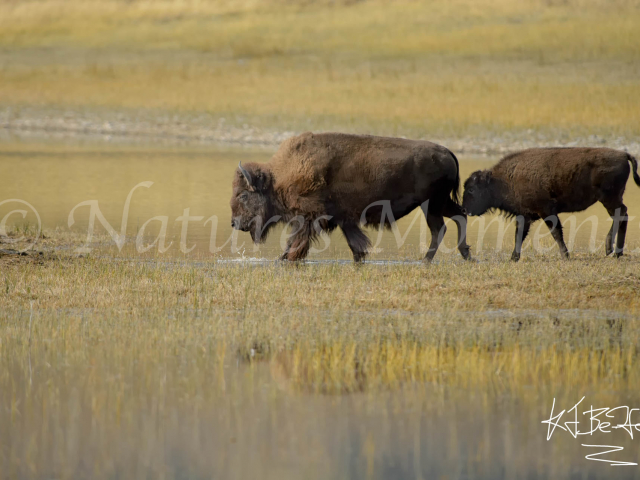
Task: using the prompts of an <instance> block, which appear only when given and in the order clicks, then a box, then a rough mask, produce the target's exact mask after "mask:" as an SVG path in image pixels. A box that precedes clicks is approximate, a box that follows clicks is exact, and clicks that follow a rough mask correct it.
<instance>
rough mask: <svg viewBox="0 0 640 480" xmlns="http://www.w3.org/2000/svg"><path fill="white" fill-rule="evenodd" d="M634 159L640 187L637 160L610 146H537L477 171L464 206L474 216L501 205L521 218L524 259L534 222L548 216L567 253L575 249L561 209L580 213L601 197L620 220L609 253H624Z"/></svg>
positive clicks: (470, 180)
mask: <svg viewBox="0 0 640 480" xmlns="http://www.w3.org/2000/svg"><path fill="white" fill-rule="evenodd" d="M629 163H631V165H632V166H633V179H634V181H635V182H636V185H638V186H640V177H638V164H637V162H636V159H635V158H633V157H632V156H631V155H629V154H628V153H626V152H620V151H618V150H612V149H610V148H532V149H529V150H524V151H522V152H517V153H514V154H511V155H507V156H506V157H504V158H503V159H502V160H500V161H499V162H498V163H497V164H496V165H494V166H493V167H492V168H491V169H489V170H482V171H477V172H474V173H473V174H471V176H470V177H469V178H468V179H467V181H466V182H465V184H464V195H463V201H462V206H463V208H464V209H465V210H466V211H467V213H468V214H469V215H482V214H483V213H485V212H487V211H492V210H500V211H502V212H504V213H506V214H507V215H512V216H515V217H516V218H517V220H518V227H517V228H516V245H515V249H514V250H513V254H512V255H511V259H512V260H514V261H518V260H519V259H520V251H521V249H522V242H524V239H525V238H526V236H527V233H528V232H529V227H530V226H531V223H532V222H534V221H536V220H538V219H544V221H545V223H546V224H547V226H548V227H549V230H550V231H551V234H552V235H553V238H554V239H555V241H556V243H557V244H558V246H559V247H560V252H561V254H562V255H563V256H564V257H566V258H568V257H569V251H568V250H567V246H566V245H565V243H564V239H563V237H562V224H561V223H560V219H559V218H558V214H559V213H563V212H579V211H581V210H585V209H586V208H588V207H590V206H591V205H593V204H594V203H595V202H600V203H602V204H603V205H604V207H605V208H606V209H607V212H609V215H611V217H612V218H613V220H614V222H613V225H612V226H611V230H610V231H609V234H608V235H607V239H606V252H607V255H609V254H610V253H612V252H614V248H613V241H614V238H615V237H616V235H617V243H616V248H615V256H616V257H619V256H620V255H622V250H623V248H624V238H625V235H626V232H627V222H628V217H627V207H626V206H625V205H624V203H622V195H623V193H624V189H625V186H626V184H627V179H628V178H629V170H630V169H629Z"/></svg>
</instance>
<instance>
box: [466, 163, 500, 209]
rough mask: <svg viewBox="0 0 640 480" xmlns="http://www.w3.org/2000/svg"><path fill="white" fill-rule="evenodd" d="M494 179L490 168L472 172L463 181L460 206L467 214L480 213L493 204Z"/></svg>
mask: <svg viewBox="0 0 640 480" xmlns="http://www.w3.org/2000/svg"><path fill="white" fill-rule="evenodd" d="M493 190H494V181H493V178H492V175H491V171H490V170H478V171H477V172H473V173H472V174H471V176H470V177H469V178H467V181H466V182H464V195H463V196H462V208H464V209H465V210H466V211H467V213H468V214H469V215H482V214H483V213H485V212H486V211H487V210H489V209H491V208H493V207H494V206H495V205H494V203H495V202H494V198H493V197H494V192H493Z"/></svg>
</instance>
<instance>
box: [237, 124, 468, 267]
mask: <svg viewBox="0 0 640 480" xmlns="http://www.w3.org/2000/svg"><path fill="white" fill-rule="evenodd" d="M459 184H460V177H459V173H458V160H457V159H456V157H455V155H453V153H451V152H450V151H449V150H447V149H446V148H444V147H442V146H440V145H436V144H434V143H429V142H423V141H414V140H406V139H401V138H386V137H373V136H358V135H345V134H340V133H323V134H312V133H304V134H302V135H299V136H296V137H292V138H289V139H287V140H285V141H284V142H283V143H282V145H280V148H279V149H278V151H277V152H276V153H275V155H274V156H273V158H272V159H271V161H270V162H268V163H263V164H258V163H247V164H246V165H244V166H242V165H239V166H238V169H237V170H236V175H235V178H234V180H233V194H232V197H231V213H232V222H231V224H232V226H233V228H235V229H238V230H242V231H248V232H250V233H251V237H252V239H253V241H254V242H256V243H258V242H261V241H263V240H264V239H265V237H266V235H267V233H268V232H269V230H270V229H271V228H272V227H273V226H274V225H276V224H278V223H288V224H291V225H292V228H293V231H292V234H291V235H290V237H289V241H288V243H287V247H286V250H285V252H284V254H283V255H282V259H283V260H300V259H303V258H305V257H306V255H307V253H308V251H309V248H310V246H311V242H312V241H313V240H314V239H315V238H317V236H318V234H320V233H321V232H322V231H325V232H330V231H332V230H334V229H335V228H337V227H340V229H341V230H342V233H343V234H344V236H345V237H346V239H347V243H348V244H349V247H350V248H351V251H352V253H353V259H354V261H356V262H358V261H361V260H363V259H364V257H365V256H366V254H367V250H368V248H369V245H370V242H369V239H368V238H367V236H366V235H365V234H364V233H363V232H362V230H361V229H360V226H361V225H362V224H367V225H374V226H375V225H385V226H390V225H391V224H392V223H393V222H394V221H395V220H397V219H399V218H401V217H403V216H405V215H407V214H408V213H410V212H411V211H412V210H414V209H415V208H417V207H422V209H423V211H424V214H425V216H426V219H427V224H428V226H429V229H430V230H431V245H430V247H429V250H428V252H427V255H426V260H431V259H432V258H433V256H434V255H435V254H436V250H437V249H438V245H439V244H440V241H441V240H442V237H443V235H444V232H445V226H444V220H443V215H444V216H447V217H453V219H454V220H455V221H456V223H457V225H458V249H459V250H460V253H461V254H462V256H463V257H464V258H468V257H469V247H468V246H467V244H466V216H465V215H464V214H463V212H462V208H461V207H460V206H459V205H458V203H457V195H458V188H459Z"/></svg>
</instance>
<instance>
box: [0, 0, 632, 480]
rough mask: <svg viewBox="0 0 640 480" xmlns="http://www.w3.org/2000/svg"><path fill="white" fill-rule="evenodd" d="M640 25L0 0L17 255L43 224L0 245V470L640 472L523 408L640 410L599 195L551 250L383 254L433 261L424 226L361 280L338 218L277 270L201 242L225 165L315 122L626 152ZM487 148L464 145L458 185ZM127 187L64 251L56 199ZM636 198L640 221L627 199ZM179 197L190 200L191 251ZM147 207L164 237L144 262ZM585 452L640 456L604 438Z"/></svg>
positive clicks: (196, 4) (495, 12)
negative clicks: (139, 243)
mask: <svg viewBox="0 0 640 480" xmlns="http://www.w3.org/2000/svg"><path fill="white" fill-rule="evenodd" d="M638 25H640V2H639V1H637V0H611V1H605V0H562V1H560V0H558V1H556V0H523V1H519V2H513V1H507V0H478V1H472V0H453V1H444V0H434V1H429V2H417V1H416V2H410V1H397V2H395V1H394V2H392V1H388V2H384V1H347V2H340V1H329V0H327V1H318V2H311V1H308V2H307V1H285V0H282V1H278V0H262V1H258V0H255V1H248V0H246V1H245V0H239V1H214V0H212V1H197V0H193V1H187V0H181V1H136V0H134V1H122V2H120V1H111V0H105V1H80V0H67V1H52V0H41V1H36V0H29V1H22V0H21V1H17V0H16V1H13V0H0V168H1V170H0V202H1V201H3V200H5V199H8V198H19V199H24V200H26V201H28V202H30V203H31V204H32V205H33V206H34V207H35V208H36V210H37V211H39V212H40V214H41V216H42V221H43V224H44V235H45V236H44V237H43V238H41V239H40V240H39V242H38V243H37V244H36V246H35V248H34V249H33V250H30V251H29V252H28V253H27V255H24V256H21V255H17V254H15V253H13V252H11V251H10V249H20V248H22V247H25V246H26V245H27V243H25V242H18V243H11V242H12V241H13V240H15V239H16V238H18V237H20V236H22V235H25V236H26V240H25V241H28V240H30V237H31V236H32V235H33V233H34V218H32V217H29V216H26V217H25V218H24V219H21V216H20V215H19V214H14V216H12V217H10V219H9V220H10V221H9V224H8V231H9V232H10V233H11V236H10V237H9V238H7V237H0V480H3V479H5V478H6V479H11V480H13V479H16V478H29V479H31V478H38V479H45V478H46V479H51V478H56V479H58V478H59V479H65V478H69V479H82V478H92V479H101V478H104V479H114V478H167V479H172V478H175V479H182V478H189V479H200V478H202V479H204V478H241V479H245V478H274V479H275V478H277V479H286V478H292V479H296V478H309V479H312V478H318V479H327V478H336V479H338V478H381V479H387V478H424V479H427V478H428V479H431V478H444V477H446V478H486V479H499V478H505V479H512V478H607V479H609V478H639V477H640V474H638V473H636V472H638V470H637V467H619V468H618V467H617V468H611V467H610V466H608V465H606V464H602V463H600V462H590V461H588V460H585V458H584V456H585V455H586V454H587V453H591V452H589V451H587V450H585V448H583V447H581V446H580V443H581V441H580V440H581V439H573V438H572V437H570V436H569V434H567V433H566V432H557V433H556V434H555V435H554V437H553V438H552V440H551V441H549V442H547V441H546V433H547V428H546V426H545V425H542V424H541V421H542V420H543V419H546V418H548V415H549V412H550V408H551V403H552V401H553V398H556V400H557V405H558V406H560V408H562V409H569V408H571V407H572V406H573V405H574V404H575V403H576V402H578V401H579V400H580V398H581V397H582V396H586V397H587V398H586V399H585V404H587V403H588V404H589V405H594V406H608V407H612V408H613V407H616V406H621V405H629V406H631V407H637V406H638V405H640V395H639V394H638V389H637V384H638V381H639V380H640V367H638V354H639V353H638V352H639V346H640V323H639V322H640V296H639V295H638V293H639V291H640V275H639V274H638V272H639V271H640V270H639V267H640V256H638V252H639V251H640V229H639V228H638V225H639V223H638V218H634V219H633V220H632V223H631V225H630V227H629V232H628V237H627V240H628V245H627V250H626V253H627V255H625V256H624V257H623V258H622V259H620V260H614V259H612V258H605V257H604V252H603V248H602V242H603V239H604V235H605V234H606V231H607V229H608V227H609V226H610V223H609V222H608V220H607V218H606V214H605V212H604V209H603V208H602V207H601V206H594V207H592V208H590V209H589V210H587V211H586V212H582V213H580V214H579V215H578V216H577V217H576V218H577V222H578V224H580V222H582V221H583V220H585V219H587V218H588V217H590V216H592V215H594V216H595V217H594V218H596V220H597V221H598V225H597V229H596V233H595V236H594V239H595V242H594V245H595V247H596V248H595V250H594V251H590V245H589V240H590V239H589V238H587V237H588V235H589V230H588V229H589V228H590V226H591V225H589V224H587V226H585V227H581V230H580V232H581V233H580V235H578V237H577V238H576V241H575V244H574V245H573V247H574V248H573V251H572V260H571V261H568V262H565V261H561V260H560V259H559V255H558V253H557V249H556V247H555V245H554V243H553V241H552V240H551V239H550V238H548V237H547V238H544V239H543V240H542V243H541V245H542V247H543V248H545V249H548V251H547V252H545V251H534V250H533V248H531V243H527V247H526V248H525V251H524V253H523V258H522V260H521V262H520V263H518V264H512V263H509V262H508V261H507V258H508V255H509V252H510V250H511V248H512V245H513V238H512V237H513V231H512V228H510V229H509V230H508V231H507V232H506V234H505V237H504V238H505V240H504V243H503V248H502V249H497V250H496V249H495V248H494V247H495V246H496V243H495V241H494V240H495V238H496V237H495V231H496V229H497V225H496V224H492V226H491V227H490V229H489V233H488V235H487V237H486V241H485V244H484V249H483V248H482V245H481V242H480V240H479V235H478V232H479V229H480V225H479V224H477V223H476V224H473V225H472V227H471V229H470V243H471V245H472V248H473V250H472V253H473V255H474V256H475V257H476V258H478V259H479V260H480V261H479V262H478V263H465V262H462V261H461V259H460V256H459V254H458V253H457V252H455V251H454V252H447V251H446V249H444V248H442V249H441V251H440V252H439V253H438V256H437V257H436V262H435V263H434V264H432V265H430V266H426V265H422V264H418V263H402V261H405V260H412V261H415V260H417V259H419V258H420V257H421V256H422V252H421V251H420V243H421V238H420V236H419V235H418V231H419V223H417V224H416V225H418V226H416V227H415V233H411V234H410V235H409V236H408V237H407V241H406V245H405V247H404V248H402V249H398V248H397V246H396V244H395V239H394V236H393V234H392V233H390V232H386V233H385V242H384V243H383V246H384V250H383V251H381V252H379V253H378V254H376V255H374V259H375V260H380V261H379V262H371V263H369V264H365V265H362V266H361V267H358V268H356V267H354V266H353V265H351V264H349V263H344V262H341V261H340V259H344V258H349V254H348V252H347V251H346V249H345V244H344V241H343V240H342V239H341V238H340V235H339V234H338V233H336V234H334V235H333V236H332V242H333V243H332V246H331V248H330V249H329V250H327V251H326V252H325V253H324V254H323V255H324V256H318V257H315V258H313V260H314V261H315V260H318V261H317V262H313V261H312V262H309V263H307V264H305V265H299V266H290V265H289V266H285V265H275V264H272V263H271V262H270V260H271V259H272V258H275V256H276V255H277V253H278V250H279V238H278V235H275V236H274V237H273V238H272V239H271V240H270V242H271V243H269V244H267V245H266V246H265V247H264V248H263V249H262V250H260V251H253V250H252V249H251V250H250V246H248V247H247V250H243V251H241V252H235V253H234V254H233V255H232V254H231V253H230V252H228V251H227V250H225V251H223V252H217V253H216V254H215V255H214V254H212V253H211V252H210V251H209V246H210V243H209V241H210V238H211V237H210V232H211V228H210V227H211V225H208V226H207V225H204V220H205V219H207V218H209V217H210V216H211V215H215V216H216V218H217V220H218V223H219V227H220V229H219V231H218V235H219V237H218V241H217V243H216V245H220V244H221V243H223V242H224V241H225V240H226V239H227V238H228V237H229V234H230V231H229V230H230V229H229V216H230V212H229V207H228V200H229V195H230V191H229V187H230V179H231V177H230V175H231V173H232V172H233V170H234V169H235V168H236V165H237V163H238V161H239V160H242V161H243V162H245V161H264V160H266V159H267V158H268V157H269V154H270V152H272V151H273V150H274V148H275V144H277V143H278V142H279V141H280V140H282V139H283V138H284V137H286V136H287V135H289V134H291V133H292V132H300V131H303V130H309V129H313V130H346V131H350V132H357V133H375V134H385V135H404V136H409V137H418V138H429V139H436V140H440V141H442V142H443V143H445V144H446V145H448V146H450V147H451V148H452V149H453V150H454V151H455V152H456V153H464V152H479V153H487V152H489V153H490V154H491V155H494V154H495V153H499V152H503V151H509V150H514V149H517V148H521V147H523V146H534V145H543V144H562V145H572V144H580V145H586V144H591V145H608V146H614V147H616V148H627V149H629V151H630V152H631V153H634V154H636V156H638V155H640V108H639V105H640V80H639V79H640V28H639V27H638ZM43 132H44V133H47V135H49V134H50V135H51V136H59V137H64V139H63V140H64V141H57V140H56V141H54V142H48V141H42V138H39V137H41V136H42V134H43ZM88 134H98V135H99V138H95V137H90V136H89V135H88ZM127 136H135V137H136V142H137V144H136V145H133V146H132V145H125V146H123V144H119V145H116V146H111V145H107V144H105V143H104V142H101V141H102V140H110V141H112V140H114V138H119V137H123V138H124V137H127ZM33 137H38V141H37V142H33ZM171 139H174V140H179V141H183V142H187V143H189V142H194V141H196V140H197V141H203V142H206V143H210V142H216V141H225V142H230V141H233V142H238V143H243V144H248V143H261V144H265V145H266V148H261V149H248V148H244V147H242V148H235V147H234V148H230V147H228V146H227V147H224V148H222V149H214V148H210V147H206V148H203V147H201V146H200V147H196V146H190V147H188V148H182V147H181V148H177V147H175V145H173V146H171V148H169V147H168V143H169V144H170V143H171ZM96 140H100V141H98V142H96ZM149 143H152V144H153V145H149ZM497 158H498V157H497V156H488V157H482V158H480V157H477V156H476V157H474V156H467V155H464V154H463V155H460V159H461V175H462V177H463V178H465V177H466V176H468V175H469V173H471V172H472V171H473V170H475V169H477V168H486V167H488V166H489V165H491V164H492V163H493V162H495V161H496V160H497ZM143 181H153V182H154V185H153V187H150V188H148V189H146V188H141V189H140V190H137V191H136V193H135V195H134V197H133V201H132V205H131V212H130V217H129V220H130V221H129V224H128V229H127V231H126V234H127V243H126V244H125V246H124V248H123V249H122V250H121V251H119V250H118V249H117V248H115V247H114V244H113V240H112V239H111V238H109V237H108V236H106V235H105V233H104V229H103V228H102V227H101V226H97V228H96V237H95V239H94V240H95V242H94V243H93V244H91V245H90V246H91V247H93V248H94V249H93V251H91V252H90V253H83V254H82V255H80V254H78V251H77V249H78V248H81V247H85V246H86V245H85V244H84V237H85V235H86V228H87V222H86V218H87V209H86V207H84V208H85V210H78V212H77V213H76V219H77V223H76V224H75V226H74V228H73V229H71V230H70V229H69V228H68V227H67V226H66V225H67V220H68V214H69V212H70V210H71V209H72V208H73V207H74V206H75V205H77V204H78V203H79V202H83V201H86V200H94V199H95V200H98V201H99V203H100V208H101V210H102V212H103V213H104V215H105V218H106V220H107V221H108V222H110V223H111V225H113V226H115V227H116V228H118V226H119V225H120V219H121V216H122V211H123V204H124V200H125V198H126V196H127V193H128V192H129V191H130V189H131V188H132V187H133V186H134V185H136V184H137V183H139V182H143ZM625 199H626V203H627V205H628V207H629V212H630V214H631V215H632V216H633V215H635V216H636V217H637V216H638V215H640V213H639V212H640V210H639V208H640V189H637V187H636V186H635V185H633V184H631V185H630V186H629V187H628V190H627V193H626V194H625ZM8 206H9V205H8V204H7V205H3V206H2V210H1V211H0V220H1V219H2V218H3V217H4V215H6V214H7V212H8V210H6V208H7V207H8ZM11 208H14V207H11ZM20 208H22V207H20ZM185 208H190V209H191V214H192V215H197V216H202V217H203V219H202V221H201V222H199V223H198V224H194V225H192V226H191V227H190V230H189V232H190V236H189V239H190V243H189V244H191V242H193V243H194V244H197V250H194V252H193V253H192V254H191V255H184V254H181V253H180V252H179V251H178V249H177V248H178V247H177V245H178V243H179V240H180V239H179V235H180V230H179V226H178V224H177V223H175V219H176V217H177V216H179V215H181V214H182V213H183V211H184V209H185ZM155 215H166V216H167V217H168V219H169V220H170V229H169V239H168V240H171V241H173V242H174V243H173V247H172V250H170V251H169V252H168V253H167V254H166V255H160V254H158V253H157V250H156V249H152V250H151V251H149V252H148V253H147V254H145V255H140V254H137V253H136V252H135V249H134V242H135V238H134V237H135V235H136V233H137V231H138V229H139V228H140V226H141V225H142V224H143V223H144V221H146V220H147V219H149V218H151V217H152V216H155ZM412 217H413V215H410V216H409V218H407V219H405V220H403V221H402V222H400V230H401V232H402V233H403V234H404V233H405V232H406V231H407V228H408V227H409V225H410V223H411V220H412ZM494 218H495V217H490V216H487V219H486V220H487V224H488V223H489V221H491V220H492V219H494ZM563 220H567V217H563ZM536 227H537V226H536ZM534 228H535V227H534ZM565 228H566V226H565ZM453 230H454V229H453V228H450V231H449V233H448V234H447V238H446V239H445V246H446V247H449V248H451V247H452V245H453V239H454V237H455V232H453ZM542 231H543V232H544V231H545V230H544V227H543V229H542ZM149 233H150V234H151V236H150V239H147V240H148V241H151V239H152V238H153V233H155V231H154V230H153V229H150V230H149ZM277 233H278V234H279V233H280V231H278V232H277ZM243 235H244V238H242V239H241V241H246V240H247V237H246V235H245V234H243ZM369 235H370V236H371V237H372V238H373V237H374V235H375V234H374V233H372V232H369ZM40 252H42V254H40ZM253 257H256V258H253ZM387 260H394V261H396V263H393V262H388V261H387ZM585 408H588V407H585ZM617 420H619V421H620V422H622V421H623V420H624V419H617ZM636 421H637V420H636ZM581 428H583V429H588V428H589V426H588V425H581ZM584 441H585V442H586V443H593V444H603V445H611V444H615V445H620V446H624V448H625V450H624V452H619V453H618V454H616V455H618V456H613V455H612V458H615V459H618V460H624V461H637V458H638V454H639V450H638V447H637V436H636V440H633V439H631V438H630V437H629V436H628V434H627V433H626V432H624V431H622V430H617V431H616V432H615V433H614V434H608V435H595V436H589V437H584ZM634 442H635V443H634Z"/></svg>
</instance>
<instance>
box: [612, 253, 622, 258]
mask: <svg viewBox="0 0 640 480" xmlns="http://www.w3.org/2000/svg"><path fill="white" fill-rule="evenodd" d="M613 256H614V257H616V258H620V257H621V256H622V252H616V253H615V254H614V255H613Z"/></svg>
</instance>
